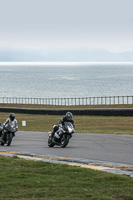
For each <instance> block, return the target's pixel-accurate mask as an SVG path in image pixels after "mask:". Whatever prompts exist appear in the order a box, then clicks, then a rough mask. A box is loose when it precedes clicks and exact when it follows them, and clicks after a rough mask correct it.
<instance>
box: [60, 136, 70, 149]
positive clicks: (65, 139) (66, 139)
mask: <svg viewBox="0 0 133 200" xmlns="http://www.w3.org/2000/svg"><path fill="white" fill-rule="evenodd" d="M69 139H70V135H63V137H62V138H61V148H65V147H66V146H67V145H68V143H69Z"/></svg>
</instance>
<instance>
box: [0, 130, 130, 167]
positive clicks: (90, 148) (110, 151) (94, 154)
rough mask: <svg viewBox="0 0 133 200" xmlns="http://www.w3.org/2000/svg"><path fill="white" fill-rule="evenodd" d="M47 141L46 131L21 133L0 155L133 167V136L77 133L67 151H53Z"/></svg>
mask: <svg viewBox="0 0 133 200" xmlns="http://www.w3.org/2000/svg"><path fill="white" fill-rule="evenodd" d="M47 140H48V134H47V133H44V132H18V133H17V134H16V137H14V138H13V141H12V143H11V146H10V147H7V146H0V152H21V153H25V154H36V155H40V156H51V157H64V158H71V159H82V160H90V161H91V162H98V161H99V162H101V161H102V162H112V163H122V164H128V165H133V135H109V134H107V135H106V134H80V133H75V134H74V136H73V137H72V139H71V140H70V143H69V144H68V146H67V147H66V148H60V147H59V146H55V147H53V148H50V147H48V145H47Z"/></svg>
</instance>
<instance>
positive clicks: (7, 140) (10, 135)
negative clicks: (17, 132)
mask: <svg viewBox="0 0 133 200" xmlns="http://www.w3.org/2000/svg"><path fill="white" fill-rule="evenodd" d="M12 138H13V134H12V133H8V134H7V138H6V144H7V146H10V144H11V142H12Z"/></svg>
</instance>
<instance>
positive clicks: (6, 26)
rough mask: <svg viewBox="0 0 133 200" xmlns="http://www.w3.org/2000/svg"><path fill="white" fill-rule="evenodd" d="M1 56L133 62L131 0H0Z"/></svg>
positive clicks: (17, 59) (132, 1)
mask: <svg viewBox="0 0 133 200" xmlns="http://www.w3.org/2000/svg"><path fill="white" fill-rule="evenodd" d="M0 61H1V62H3V61H44V62H45V61H46V62H54V61H64V62H65V61H67V62H69V61H75V62H79V61H82V62H84V61H85V62H102V61H103V62H104V61H105V62H108V61H109V62H115V61H116V62H117V61H120V62H132V61H133V0H0Z"/></svg>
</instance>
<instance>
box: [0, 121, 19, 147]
mask: <svg viewBox="0 0 133 200" xmlns="http://www.w3.org/2000/svg"><path fill="white" fill-rule="evenodd" d="M16 131H17V130H16V128H14V127H12V125H11V124H10V123H8V124H7V125H6V126H3V127H2V133H1V136H2V135H3V134H4V138H3V139H2V140H0V144H1V146H3V145H4V144H6V145H7V146H10V144H11V142H12V139H13V137H14V136H15V132H16Z"/></svg>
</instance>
